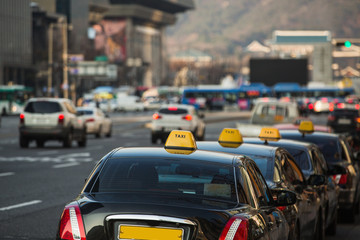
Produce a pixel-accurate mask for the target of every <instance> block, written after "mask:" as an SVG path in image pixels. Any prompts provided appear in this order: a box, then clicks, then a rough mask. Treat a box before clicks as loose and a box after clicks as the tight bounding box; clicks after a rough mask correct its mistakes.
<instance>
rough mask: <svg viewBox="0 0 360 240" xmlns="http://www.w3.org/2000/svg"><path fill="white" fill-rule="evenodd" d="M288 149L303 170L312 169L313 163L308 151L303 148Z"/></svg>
mask: <svg viewBox="0 0 360 240" xmlns="http://www.w3.org/2000/svg"><path fill="white" fill-rule="evenodd" d="M286 150H288V152H289V153H290V154H291V155H292V156H293V157H294V159H295V161H296V163H297V164H298V165H299V167H300V168H301V169H302V170H311V163H310V159H309V156H308V155H307V152H305V151H303V150H301V149H290V148H287V149H286Z"/></svg>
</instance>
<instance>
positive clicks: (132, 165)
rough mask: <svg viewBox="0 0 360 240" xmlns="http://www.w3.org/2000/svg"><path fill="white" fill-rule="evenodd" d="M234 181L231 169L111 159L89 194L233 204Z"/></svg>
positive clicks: (184, 162)
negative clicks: (127, 194)
mask: <svg viewBox="0 0 360 240" xmlns="http://www.w3.org/2000/svg"><path fill="white" fill-rule="evenodd" d="M234 179H235V178H234V168H233V166H232V165H223V164H215V163H211V162H207V163H206V164H204V162H203V161H202V162H197V161H196V160H193V159H192V160H189V159H184V160H182V159H177V160H176V161H174V160H171V159H152V158H146V159H139V158H112V159H108V160H107V162H106V164H105V166H104V167H103V169H102V171H101V173H100V175H99V177H98V179H97V181H96V183H95V184H94V187H93V189H92V191H93V192H102V193H105V192H107V193H114V192H131V193H138V194H144V193H145V192H146V193H154V194H169V195H178V196H180V195H186V196H195V197H198V198H209V199H219V200H221V199H222V200H227V201H233V202H237V191H236V189H235V180H234ZM238 190H239V191H243V190H242V188H240V189H238Z"/></svg>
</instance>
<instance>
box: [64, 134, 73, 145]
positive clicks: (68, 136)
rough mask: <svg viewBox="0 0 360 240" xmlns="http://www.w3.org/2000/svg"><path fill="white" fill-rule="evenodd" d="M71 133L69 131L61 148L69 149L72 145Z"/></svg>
mask: <svg viewBox="0 0 360 240" xmlns="http://www.w3.org/2000/svg"><path fill="white" fill-rule="evenodd" d="M72 139H73V137H72V132H71V131H70V132H69V133H68V134H67V135H66V136H65V138H64V139H63V147H64V148H71V145H72Z"/></svg>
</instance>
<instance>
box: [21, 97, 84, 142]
mask: <svg viewBox="0 0 360 240" xmlns="http://www.w3.org/2000/svg"><path fill="white" fill-rule="evenodd" d="M19 133H20V134H19V135H20V137H19V143H20V147H21V148H27V147H29V143H30V142H31V141H33V140H35V141H36V144H37V146H38V147H43V146H44V143H45V141H48V140H59V141H62V142H63V146H64V147H71V144H72V141H73V140H76V141H77V142H78V145H79V147H85V146H86V125H85V122H84V121H83V120H82V119H81V118H79V116H78V113H77V111H76V108H75V106H74V104H73V102H72V101H71V100H69V99H65V98H31V99H29V100H28V101H27V103H26V105H25V108H24V112H23V113H21V114H20V124H19Z"/></svg>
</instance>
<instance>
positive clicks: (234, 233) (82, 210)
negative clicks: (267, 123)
mask: <svg viewBox="0 0 360 240" xmlns="http://www.w3.org/2000/svg"><path fill="white" fill-rule="evenodd" d="M275 197H276V199H274V198H273V196H272V195H271V192H270V190H269V188H268V186H267V184H266V182H265V180H264V177H263V176H262V174H261V172H260V171H259V169H258V167H257V165H256V164H255V162H254V161H253V160H251V159H250V158H248V157H246V156H243V155H238V156H236V155H232V154H226V153H217V152H210V151H201V150H197V149H196V143H195V141H194V137H193V135H192V134H191V133H190V132H188V131H173V132H172V133H171V134H170V136H169V139H168V140H167V141H166V144H165V147H163V148H162V147H161V148H160V147H157V148H155V147H152V148H149V147H133V148H117V149H114V150H112V151H111V152H110V153H108V154H107V155H106V156H104V157H103V158H102V159H101V160H100V161H99V162H98V163H97V164H96V166H95V168H94V169H93V171H92V173H91V174H90V176H89V178H87V181H86V183H85V185H84V187H83V190H82V191H81V192H80V194H79V195H78V196H77V197H76V198H75V199H74V200H72V201H71V202H70V203H69V204H67V205H66V206H65V208H64V211H63V213H62V214H61V217H60V221H59V224H58V231H57V233H56V238H55V239H56V240H61V239H88V240H100V239H101V240H105V239H124V240H125V239H147V240H154V239H166V240H196V239H198V240H200V239H201V240H215V239H219V240H241V239H259V240H260V239H261V240H262V239H264V240H265V239H272V240H283V239H289V238H288V235H289V226H288V223H287V221H286V219H285V217H284V214H283V213H282V212H281V211H280V210H279V209H278V208H277V207H283V206H288V205H293V204H294V203H295V202H296V195H295V194H294V193H293V192H292V191H289V190H285V189H283V190H280V191H279V192H278V194H277V195H276V196H275Z"/></svg>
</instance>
